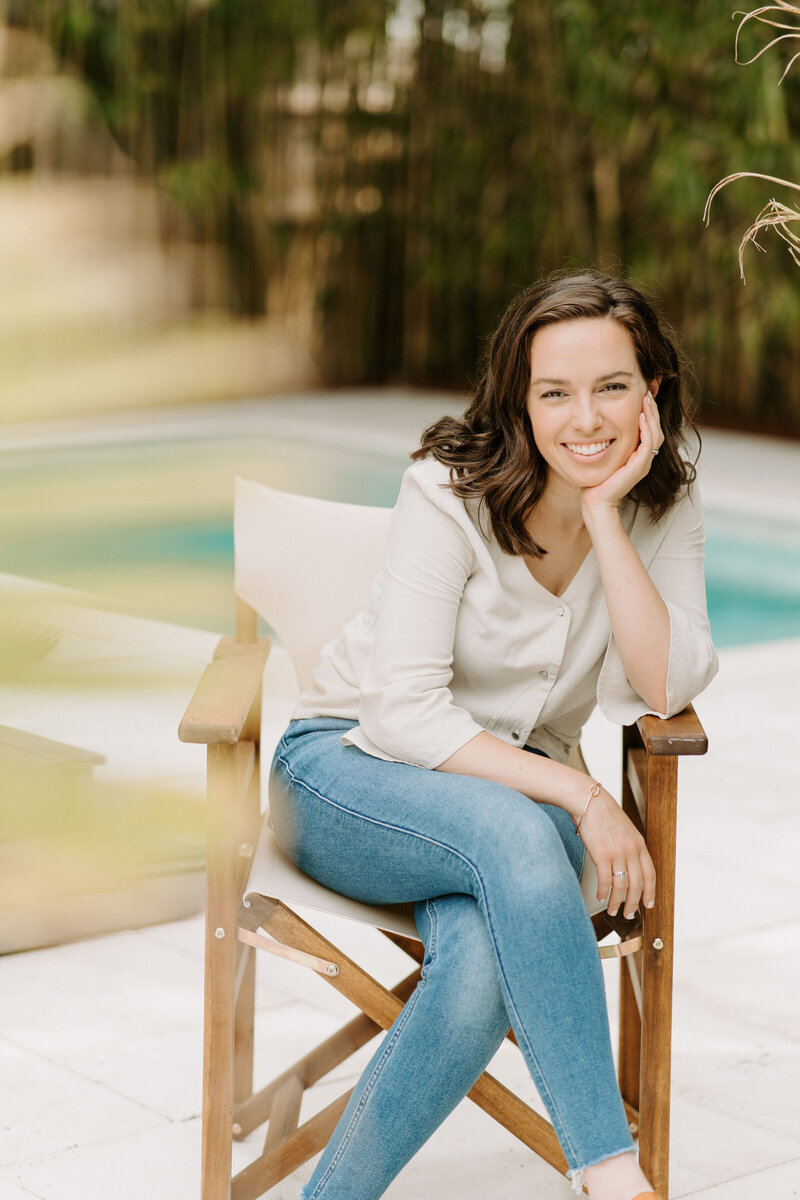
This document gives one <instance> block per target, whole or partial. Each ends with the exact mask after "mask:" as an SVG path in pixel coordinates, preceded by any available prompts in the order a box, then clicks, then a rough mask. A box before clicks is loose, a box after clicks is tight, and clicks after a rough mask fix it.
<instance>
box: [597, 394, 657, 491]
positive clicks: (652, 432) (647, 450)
mask: <svg viewBox="0 0 800 1200" xmlns="http://www.w3.org/2000/svg"><path fill="white" fill-rule="evenodd" d="M663 444H664V434H663V431H662V429H661V421H660V420H659V417H658V408H657V406H656V402H655V400H654V399H653V397H652V396H651V394H650V392H649V391H648V392H647V395H646V396H645V397H644V399H643V400H642V411H641V412H640V413H639V445H638V446H637V447H636V449H635V450H634V452H633V454H632V455H631V456H630V458H629V459H628V461H627V462H626V463H624V464H623V465H622V466H621V467H619V469H618V470H616V471H615V472H614V474H613V475H610V476H609V477H608V479H606V480H605V481H604V482H603V483H598V484H596V485H595V486H594V487H588V488H583V489H582V491H581V506H582V508H583V509H584V511H585V510H586V509H589V508H597V507H606V508H618V507H619V505H620V503H621V501H622V500H624V498H625V497H626V496H627V495H628V493H629V492H630V491H631V490H632V489H633V488H635V487H636V484H637V483H639V481H640V480H641V479H644V477H645V475H647V474H648V472H649V471H650V468H651V466H652V465H653V459H654V458H655V455H656V454H657V453H658V451H659V449H660V448H661V446H662V445H663Z"/></svg>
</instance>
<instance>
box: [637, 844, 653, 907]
mask: <svg viewBox="0 0 800 1200" xmlns="http://www.w3.org/2000/svg"><path fill="white" fill-rule="evenodd" d="M640 861H641V864H642V904H643V905H644V906H645V908H652V907H653V905H654V904H655V902H656V869H655V867H654V866H653V860H652V858H651V857H650V855H649V854H648V852H647V850H643V851H642V853H641V855H640Z"/></svg>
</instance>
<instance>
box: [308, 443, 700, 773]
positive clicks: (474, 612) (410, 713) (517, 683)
mask: <svg viewBox="0 0 800 1200" xmlns="http://www.w3.org/2000/svg"><path fill="white" fill-rule="evenodd" d="M449 477H450V476H449V469H448V468H447V467H445V466H443V465H442V464H441V463H439V462H438V461H437V460H436V459H434V458H426V459H423V460H421V461H418V462H415V463H413V464H412V465H411V466H410V467H409V468H408V469H407V471H406V472H405V474H404V476H403V481H402V485H401V488H400V494H399V496H398V499H397V503H396V505H395V508H394V511H393V513H392V518H391V527H390V531H389V540H388V545H387V551H386V557H385V559H384V561H383V565H382V567H381V569H380V571H379V573H378V576H377V578H376V580H375V583H374V584H373V587H372V591H371V594H370V596H369V599H368V602H367V605H366V607H365V608H364V609H363V611H362V612H361V613H359V615H358V616H357V617H355V618H354V619H353V620H352V621H350V622H349V623H348V624H347V625H346V626H345V628H344V629H343V631H342V633H341V634H340V636H339V637H338V638H337V639H335V640H334V641H332V642H330V643H328V645H327V646H325V648H324V649H323V651H322V655H321V659H320V662H319V663H318V665H317V666H316V668H315V670H314V672H313V674H312V679H311V685H310V686H309V687H308V688H307V689H306V691H305V692H303V694H302V695H301V696H300V698H299V700H298V703H297V706H296V707H295V710H294V712H293V713H292V717H293V718H299V717H313V716H331V717H347V718H350V719H351V720H356V721H358V722H359V723H358V725H357V726H355V727H354V728H353V729H351V730H348V731H347V732H346V733H345V734H344V735H343V736H342V742H344V743H345V744H346V745H353V746H358V747H359V748H360V749H361V750H363V751H365V752H366V753H367V754H372V755H374V756H375V757H377V758H383V759H386V760H388V761H390V762H404V763H411V764H412V765H415V766H420V767H436V766H438V765H439V764H440V763H442V762H444V760H445V759H447V758H449V757H450V755H451V754H454V753H455V751H456V750H458V749H459V747H461V746H463V745H464V744H465V743H466V742H468V741H469V740H470V739H471V738H473V737H475V735H476V734H478V733H480V732H482V731H483V730H488V731H489V732H490V733H492V734H494V735H495V737H498V738H500V739H501V740H502V741H504V742H508V743H509V744H510V745H519V746H523V745H526V744H527V745H529V746H533V747H536V748H538V749H540V750H543V751H544V752H545V753H546V754H549V755H550V757H551V758H555V759H557V760H558V761H560V762H565V761H566V760H567V757H568V754H569V749H570V747H571V746H573V745H575V744H576V743H577V742H578V741H579V739H580V734H581V728H582V726H583V724H584V722H585V721H586V720H587V718H588V717H589V715H590V713H591V712H592V710H593V708H594V706H595V704H599V705H600V708H601V709H602V711H603V712H604V713H605V715H606V716H607V717H608V718H609V720H611V721H614V722H616V723H618V724H624V725H628V724H631V723H632V722H633V721H635V720H636V718H637V717H639V716H642V714H644V713H647V712H653V711H654V710H653V709H650V708H648V706H647V704H646V703H645V701H644V700H643V699H642V698H641V696H639V695H638V693H637V692H635V691H634V689H633V688H632V687H631V685H630V684H629V683H628V680H627V679H626V677H625V671H624V668H623V666H622V662H621V660H620V657H619V654H618V652H617V649H616V646H615V645H614V639H613V637H612V636H611V625H610V621H609V616H608V610H607V608H606V603H605V597H604V595H603V589H602V586H601V582H600V573H599V570H598V565H597V560H596V558H595V555H594V551H593V550H590V551H589V553H588V555H587V556H586V558H585V559H584V561H583V563H582V564H581V566H580V568H579V569H578V572H577V574H576V575H575V576H574V577H573V579H572V581H571V582H570V584H569V585H568V587H567V588H566V590H565V591H564V592H563V593H562V595H560V596H554V595H553V594H552V593H551V592H549V591H547V589H546V588H544V587H542V585H541V584H539V583H537V582H536V580H535V579H534V578H533V576H532V575H531V573H530V571H529V570H528V568H527V566H526V564H525V560H524V559H523V558H521V557H519V556H516V555H509V554H506V553H504V552H503V551H502V550H501V549H500V548H499V547H498V545H497V543H496V542H495V540H494V537H493V536H492V535H491V531H490V529H489V528H488V525H489V522H488V516H487V515H486V514H484V517H483V523H484V525H485V526H486V527H487V528H486V531H485V532H484V531H482V530H481V529H480V528H479V525H478V520H477V502H475V501H464V500H461V499H459V498H458V497H457V496H454V495H453V493H452V492H451V491H450V489H449V488H448V487H445V486H442V485H443V484H446V483H447V481H448V480H449ZM621 516H622V522H623V525H624V527H625V530H626V531H627V533H628V535H629V537H630V539H631V541H632V543H633V545H634V546H635V548H636V550H637V551H638V553H639V556H640V558H641V560H642V562H643V563H644V566H645V567H646V569H647V571H648V573H649V575H650V578H651V579H652V580H653V582H654V584H655V585H656V587H657V588H658V590H659V592H660V594H661V596H662V598H663V600H664V602H665V603H666V606H667V610H668V612H669V620H670V652H669V672H668V678H667V700H668V703H667V711H666V713H659V714H658V715H659V716H672V714H673V713H676V712H680V710H681V709H682V708H684V707H685V706H686V705H687V704H688V703H689V702H690V701H691V700H692V699H693V698H694V697H695V696H696V695H697V694H698V693H699V692H701V691H702V690H703V688H705V687H706V686H707V684H708V683H710V681H711V680H712V679H713V677H714V675H715V674H716V672H717V667H718V662H717V656H716V653H715V650H714V647H713V645H712V642H711V633H710V630H709V625H708V615H707V611H706V594H705V582H704V577H703V543H704V534H703V521H702V514H701V509H700V504H699V500H698V496H697V488H696V485H694V486H693V487H692V489H691V492H689V491H688V490H684V491H683V492H682V493H681V495H680V497H679V499H678V500H677V502H676V503H675V504H674V505H673V506H672V508H671V509H670V510H669V512H668V513H667V514H666V515H665V516H664V517H663V518H662V519H661V520H660V521H657V522H654V521H652V520H651V518H650V516H649V514H648V513H647V511H646V510H645V509H644V508H641V507H639V506H638V505H637V504H636V503H635V502H634V501H633V500H631V499H630V498H627V499H626V500H625V501H623V505H622V509H621Z"/></svg>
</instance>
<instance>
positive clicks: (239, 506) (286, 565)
mask: <svg viewBox="0 0 800 1200" xmlns="http://www.w3.org/2000/svg"><path fill="white" fill-rule="evenodd" d="M391 513H392V510H391V509H390V508H374V507H371V506H368V505H362V504H342V503H340V502H339V501H335V500H318V499H315V498H313V497H311V496H298V495H294V494H292V493H290V492H278V491H275V490H274V489H273V488H269V487H266V485H265V484H263V483H256V482H254V481H253V480H248V479H239V478H237V480H236V490H235V500H234V522H233V525H234V547H235V583H234V587H235V590H236V594H237V596H240V597H241V599H242V600H244V601H245V602H246V603H247V604H249V605H250V606H251V607H252V608H254V609H255V610H256V612H257V613H259V614H260V616H262V617H263V618H264V619H265V620H266V621H267V622H268V623H269V624H270V625H271V626H272V628H273V629H274V630H275V632H276V633H277V634H278V636H279V637H280V639H281V641H282V642H283V644H284V645H285V647H286V649H287V650H288V652H289V656H290V658H291V660H292V663H293V665H294V669H295V671H296V673H297V678H298V682H299V684H300V688H301V689H305V688H306V687H307V686H308V684H309V682H310V677H311V671H312V670H313V668H314V666H315V664H316V662H317V660H318V658H319V654H320V651H321V649H322V647H323V646H324V645H326V644H327V643H328V642H329V641H331V640H332V639H333V638H335V637H336V636H337V634H338V633H339V632H340V631H341V629H342V627H343V626H344V625H345V624H346V623H347V621H349V620H350V619H351V618H352V617H354V616H356V615H357V613H359V612H360V611H361V609H362V608H363V607H364V605H365V603H366V601H367V597H368V596H369V592H370V589H371V587H372V584H373V582H374V579H375V576H376V575H377V573H378V571H379V569H380V566H381V562H382V561H383V556H384V553H385V549H386V540H387V536H388V533H389V519H390V517H391Z"/></svg>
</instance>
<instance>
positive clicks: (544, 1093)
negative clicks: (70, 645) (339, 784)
mask: <svg viewBox="0 0 800 1200" xmlns="http://www.w3.org/2000/svg"><path fill="white" fill-rule="evenodd" d="M277 761H278V762H280V763H281V764H282V766H283V767H284V768H285V770H286V772H287V774H288V775H289V776H290V778H291V779H292V780H293V781H294V782H295V783H296V784H298V785H299V786H300V787H302V788H304V789H305V790H306V791H307V792H310V793H311V794H312V795H313V796H316V797H317V798H318V799H319V800H322V801H323V802H324V803H325V804H330V805H331V806H332V807H333V808H337V809H339V811H340V812H344V813H347V815H348V816H350V817H356V818H358V819H359V820H361V821H366V822H367V823H368V824H370V825H377V826H378V827H379V828H380V829H391V830H393V831H394V832H395V833H402V834H405V835H406V836H407V837H416V838H419V839H420V840H421V841H424V842H428V843H429V844H430V845H431V846H438V847H439V848H440V849H442V850H447V851H448V852H449V853H450V854H454V855H455V856H456V858H459V859H461V861H462V862H463V863H465V864H466V866H467V867H468V868H469V870H470V871H471V872H472V874H473V876H474V877H475V880H476V882H477V884H478V888H479V889H480V894H481V898H482V900H483V909H484V912H485V913H486V921H487V924H488V926H489V932H490V934H491V938H492V943H493V945H494V949H495V954H496V955H497V963H498V967H499V970H500V974H501V976H502V978H503V982H504V983H505V985H506V991H507V992H508V996H509V999H510V1001H511V1009H512V1013H513V1016H515V1017H516V1019H517V1025H518V1026H519V1029H520V1030H521V1032H522V1036H523V1039H524V1042H525V1045H526V1047H527V1049H528V1054H529V1056H530V1060H531V1062H532V1063H533V1065H534V1066H535V1068H536V1078H535V1079H534V1083H535V1085H536V1088H537V1090H538V1091H539V1094H540V1095H541V1097H542V1099H543V1100H546V1101H547V1102H549V1105H550V1108H551V1109H552V1112H553V1114H554V1118H557V1126H558V1127H557V1128H556V1134H557V1136H558V1139H559V1141H560V1142H561V1145H562V1146H563V1147H564V1148H565V1150H567V1151H568V1153H569V1154H570V1155H571V1156H572V1157H573V1158H574V1157H575V1148H574V1146H573V1144H572V1141H571V1139H570V1138H569V1135H568V1134H567V1131H566V1129H565V1127H564V1121H563V1118H562V1117H561V1113H560V1112H559V1109H558V1105H557V1104H556V1102H555V1099H554V1097H553V1096H552V1094H551V1092H550V1089H549V1088H548V1087H547V1084H546V1082H545V1079H544V1076H543V1074H542V1069H541V1066H540V1064H539V1060H538V1059H537V1057H536V1055H535V1053H534V1050H533V1047H532V1046H531V1043H530V1040H529V1038H528V1034H527V1031H526V1030H525V1027H524V1025H523V1024H522V1021H521V1019H520V1015H519V1013H518V1012H517V1008H516V1005H515V1004H514V1001H513V998H512V996H511V988H510V987H509V986H508V977H507V975H506V971H505V968H504V966H503V962H502V959H501V957H500V948H499V946H498V943H497V936H496V934H495V931H494V927H493V925H492V916H491V913H490V911H489V903H488V900H487V898H486V892H485V891H484V888H483V880H482V879H481V875H480V872H479V871H478V869H477V867H476V866H475V864H474V863H472V862H470V860H469V859H468V858H467V857H466V855H464V854H462V853H461V852H460V851H459V850H456V849H455V847H454V846H448V844H447V843H446V842H441V841H439V840H438V838H432V837H428V836H427V835H426V834H424V833H418V832H417V831H416V830H411V829H403V828H402V827H401V826H399V825H392V824H391V823H390V822H389V821H379V820H378V819H377V818H376V817H368V816H365V815H364V813H359V812H354V811H353V809H351V808H346V807H345V805H344V804H338V803H337V802H336V801H335V800H332V799H331V798H330V797H329V796H324V795H323V794H322V793H321V792H318V791H317V789H316V788H313V787H311V785H310V784H308V783H306V782H305V780H303V779H298V777H297V776H296V775H295V774H294V772H293V771H292V769H291V767H290V766H289V764H288V762H287V761H286V759H285V758H282V757H279V758H278V759H277ZM509 1015H511V1014H509ZM512 1025H513V1020H512ZM555 1124H556V1122H555V1120H554V1127H555ZM331 1165H332V1164H331ZM309 1200H315V1194H312V1196H311V1197H309Z"/></svg>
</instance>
